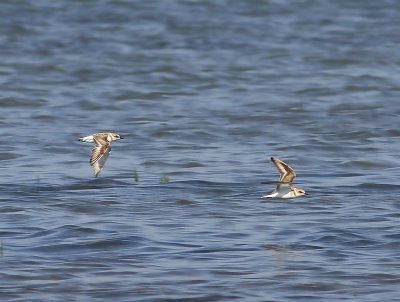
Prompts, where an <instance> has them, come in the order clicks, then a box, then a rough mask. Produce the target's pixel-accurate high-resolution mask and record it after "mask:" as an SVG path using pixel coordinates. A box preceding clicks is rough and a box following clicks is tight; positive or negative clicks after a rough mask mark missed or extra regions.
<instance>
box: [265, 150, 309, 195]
mask: <svg viewBox="0 0 400 302" xmlns="http://www.w3.org/2000/svg"><path fill="white" fill-rule="evenodd" d="M271 161H272V162H273V163H274V165H275V167H276V168H277V169H278V171H279V174H280V178H279V182H278V183H277V185H276V189H275V190H274V191H273V192H272V193H270V194H267V195H263V196H261V198H294V197H299V196H303V195H307V193H306V191H304V190H303V189H299V188H296V187H295V186H294V185H293V181H294V179H295V178H296V173H295V172H294V170H293V169H292V167H290V166H289V165H288V164H286V163H284V162H283V161H281V160H279V159H277V158H276V157H271Z"/></svg>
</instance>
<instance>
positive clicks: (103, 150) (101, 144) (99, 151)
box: [79, 132, 123, 177]
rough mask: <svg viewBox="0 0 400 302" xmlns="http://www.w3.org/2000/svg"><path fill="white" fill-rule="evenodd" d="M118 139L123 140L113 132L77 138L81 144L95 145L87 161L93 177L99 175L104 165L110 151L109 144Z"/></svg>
mask: <svg viewBox="0 0 400 302" xmlns="http://www.w3.org/2000/svg"><path fill="white" fill-rule="evenodd" d="M119 139H123V137H121V136H120V135H119V134H118V133H115V132H99V133H95V134H92V135H88V136H85V137H81V138H79V141H81V142H89V143H94V144H95V146H94V148H93V149H92V154H91V155H90V160H89V163H90V165H91V166H92V168H93V173H94V177H96V176H97V175H99V173H100V171H101V169H102V168H103V166H104V164H105V163H106V161H107V158H108V155H109V154H110V151H111V143H112V142H113V141H116V140H119Z"/></svg>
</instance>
